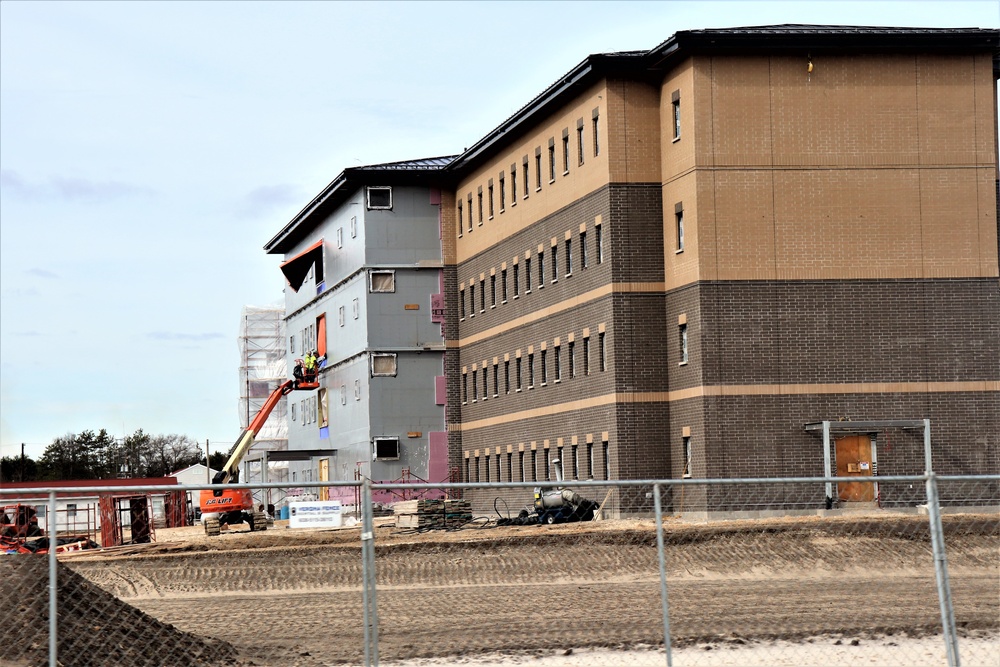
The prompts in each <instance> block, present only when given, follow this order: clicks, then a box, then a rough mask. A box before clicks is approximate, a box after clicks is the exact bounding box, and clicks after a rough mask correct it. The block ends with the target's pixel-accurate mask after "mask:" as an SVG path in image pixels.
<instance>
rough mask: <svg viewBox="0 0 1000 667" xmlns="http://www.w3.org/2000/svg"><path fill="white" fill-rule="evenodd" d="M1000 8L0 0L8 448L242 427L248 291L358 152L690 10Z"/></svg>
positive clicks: (470, 110)
mask: <svg viewBox="0 0 1000 667" xmlns="http://www.w3.org/2000/svg"><path fill="white" fill-rule="evenodd" d="M781 23H806V24H828V25H868V26H912V27H979V28H997V27H1000V2H998V0H986V1H975V2H963V1H961V0H957V1H952V2H948V3H942V2H931V1H926V2H925V1H919V0H917V1H914V0H906V1H896V2H892V1H890V2H878V1H874V0H868V1H856V2H851V1H846V2H845V1H841V2H805V1H802V2H797V1H796V2H792V1H786V2H763V1H759V0H758V1H754V2H751V1H741V2H721V1H720V2H712V1H706V0H700V1H698V2H686V1H672V2H621V1H620V2H499V3H493V2H474V3H473V2H444V3H420V2H405V3H388V2H358V3H354V2H303V3H296V2H280V3H279V2H249V3H243V2H167V3H160V2H107V3H101V2H68V3H62V2H27V1H10V0H4V1H2V2H0V456H17V455H20V453H21V445H22V443H24V445H25V452H26V453H27V455H28V456H31V457H33V458H38V457H39V456H40V455H41V454H42V452H43V451H44V449H45V447H46V446H47V445H48V444H50V443H51V442H52V441H53V440H54V439H55V438H58V437H60V436H63V435H66V434H69V433H79V432H81V431H84V430H94V431H96V430H99V429H102V428H103V429H107V430H108V431H109V432H110V433H111V434H112V435H114V436H116V437H124V436H125V435H127V434H130V433H133V432H134V431H135V430H137V429H139V428H141V429H143V430H144V431H146V432H147V433H152V434H169V433H178V434H183V435H187V436H189V437H191V438H194V439H196V440H198V441H200V442H202V443H204V442H205V441H206V440H209V441H210V442H211V446H212V449H213V451H214V450H216V449H219V450H226V449H228V447H229V446H230V445H231V444H232V442H233V441H234V440H235V439H236V438H237V437H238V436H239V431H240V424H239V413H238V401H239V374H238V368H239V345H238V335H239V324H240V315H241V312H242V309H243V307H244V306H245V305H253V306H264V305H271V304H282V303H283V302H284V301H283V298H284V297H283V292H282V290H283V288H284V284H285V283H284V279H283V278H282V276H281V273H280V272H279V271H278V268H277V267H278V264H279V263H280V261H281V257H279V256H274V255H267V254H265V253H264V250H263V246H264V244H265V243H266V242H267V241H268V240H269V239H271V238H272V237H273V236H274V235H275V234H276V233H277V232H278V231H279V230H280V229H281V228H282V227H283V226H284V225H285V224H286V223H287V222H288V221H289V220H290V219H291V218H292V217H293V216H294V215H295V214H296V213H297V212H298V211H299V210H300V209H301V208H303V207H304V206H305V205H306V204H307V203H308V202H309V200H310V199H311V198H312V197H313V196H315V195H316V194H318V193H319V192H320V191H321V190H322V189H323V187H324V186H325V185H326V184H327V183H329V182H330V181H332V180H333V179H334V178H335V177H336V176H337V174H339V173H340V172H341V171H342V170H343V169H344V168H346V167H351V166H357V165H362V164H376V163H380V162H389V161H396V160H406V159H414V158H422V157H434V156H440V155H450V154H455V153H459V152H461V151H462V150H463V149H464V148H465V147H467V146H471V145H472V144H474V143H475V142H476V141H477V140H478V139H480V138H481V137H483V136H484V135H486V134H487V133H488V132H489V131H490V130H492V129H493V128H494V127H496V126H497V125H499V124H500V123H501V122H502V121H503V120H504V119H505V118H507V117H508V116H509V115H511V114H512V113H513V112H514V111H516V110H517V109H519V108H520V107H522V106H523V105H524V104H525V103H527V102H528V101H529V100H530V99H532V98H533V97H534V96H535V95H537V94H538V93H540V92H541V91H542V90H543V89H544V88H546V87H547V86H548V85H549V84H551V83H553V82H554V81H555V80H557V79H558V78H559V77H560V76H561V75H562V74H564V73H566V72H567V71H569V70H570V69H571V68H572V67H573V66H575V65H576V64H578V63H579V62H580V61H582V60H583V59H584V58H585V57H586V56H587V55H588V54H591V53H602V52H609V51H626V50H629V51H631V50H646V49H650V48H652V47H654V46H656V45H657V44H659V43H660V42H663V41H664V40H666V39H668V38H669V37H670V36H671V35H672V34H673V33H675V32H676V31H678V30H692V29H701V28H724V27H734V26H751V25H771V24H781Z"/></svg>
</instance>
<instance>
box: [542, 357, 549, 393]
mask: <svg viewBox="0 0 1000 667" xmlns="http://www.w3.org/2000/svg"><path fill="white" fill-rule="evenodd" d="M548 353H549V351H548V350H542V364H541V366H542V384H543V385H546V384H548V383H549V364H548V362H547V360H546V356H548Z"/></svg>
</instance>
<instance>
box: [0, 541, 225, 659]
mask: <svg viewBox="0 0 1000 667" xmlns="http://www.w3.org/2000/svg"><path fill="white" fill-rule="evenodd" d="M56 572H57V574H56V578H57V591H56V592H57V599H58V622H57V636H58V646H57V654H58V661H59V662H58V664H59V665H62V666H63V667H167V666H168V665H169V666H176V665H191V666H195V665H200V666H204V667H209V666H212V667H216V666H222V665H231V666H235V665H238V664H239V663H238V662H237V661H236V659H235V658H234V656H235V655H236V650H235V649H234V648H233V646H232V645H230V644H229V643H227V642H225V641H222V640H217V639H211V640H208V641H206V640H203V639H201V638H200V637H197V636H195V635H192V634H189V633H187V632H181V631H180V630H178V629H177V628H175V627H174V626H172V625H169V624H166V623H162V622H160V621H158V620H156V619H155V618H153V617H151V616H148V615H146V614H144V613H143V612H141V611H139V610H138V609H136V608H135V607H132V606H130V605H127V604H125V603H124V602H122V601H121V600H119V599H118V598H116V597H115V596H113V595H111V594H110V593H107V592H106V591H104V590H103V589H101V588H100V587H98V586H95V585H94V584H92V583H90V582H89V581H87V580H86V579H84V578H83V577H81V576H80V575H78V574H76V573H75V572H73V571H72V570H70V569H69V568H68V567H66V566H65V565H63V564H62V563H57V569H56ZM48 581H49V559H48V558H45V557H40V556H36V555H14V556H6V557H3V558H0V627H2V628H3V629H4V636H5V638H6V640H7V641H6V642H5V648H4V650H3V658H2V659H0V663H2V664H5V665H6V664H11V665H17V666H18V667H20V666H22V665H23V666H24V667H36V666H37V667H45V666H46V665H48V664H49V633H48V628H49V584H48Z"/></svg>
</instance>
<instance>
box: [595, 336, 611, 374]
mask: <svg viewBox="0 0 1000 667" xmlns="http://www.w3.org/2000/svg"><path fill="white" fill-rule="evenodd" d="M597 356H598V360H599V361H600V366H599V368H600V369H601V372H602V373H603V372H604V371H606V370H608V349H607V344H606V339H605V335H604V332H603V331H602V332H600V333H599V334H597Z"/></svg>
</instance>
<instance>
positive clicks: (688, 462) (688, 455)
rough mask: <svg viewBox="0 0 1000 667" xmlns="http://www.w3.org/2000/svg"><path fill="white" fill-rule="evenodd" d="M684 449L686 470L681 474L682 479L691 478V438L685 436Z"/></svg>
mask: <svg viewBox="0 0 1000 667" xmlns="http://www.w3.org/2000/svg"><path fill="white" fill-rule="evenodd" d="M683 448H684V470H683V471H682V472H681V477H690V476H691V459H692V452H691V436H684V440H683Z"/></svg>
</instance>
